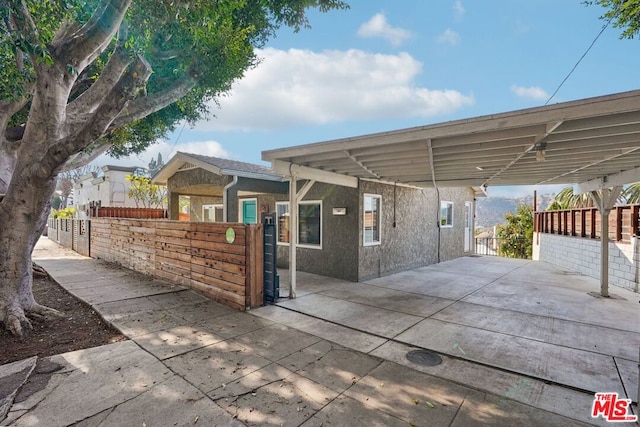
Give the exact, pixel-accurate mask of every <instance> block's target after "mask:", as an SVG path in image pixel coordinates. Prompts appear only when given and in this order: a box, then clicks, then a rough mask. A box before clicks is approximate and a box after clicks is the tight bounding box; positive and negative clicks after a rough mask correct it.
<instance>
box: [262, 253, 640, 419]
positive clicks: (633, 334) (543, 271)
mask: <svg viewBox="0 0 640 427" xmlns="http://www.w3.org/2000/svg"><path fill="white" fill-rule="evenodd" d="M287 273H288V272H287V271H286V270H285V271H282V270H280V276H281V295H282V296H285V295H287V290H288V284H287V276H288V274H287ZM599 288H600V285H599V283H598V281H597V280H595V279H592V278H589V277H586V276H583V275H580V274H577V273H575V272H569V271H564V270H562V269H560V268H558V267H556V266H553V265H550V264H547V263H543V262H534V261H526V260H513V259H506V258H498V257H463V258H458V259H455V260H452V261H448V262H443V263H440V264H437V265H433V266H429V267H423V268H418V269H415V270H410V271H405V272H402V273H398V274H394V275H390V276H386V277H382V278H378V279H374V280H370V281H367V282H364V283H352V282H345V281H340V280H336V279H331V278H326V277H321V276H316V275H311V274H307V273H301V272H299V273H298V293H297V294H298V298H296V299H293V300H290V299H288V298H281V299H280V300H279V301H278V303H277V304H276V305H273V306H266V307H262V308H259V309H257V310H253V311H252V312H251V313H253V314H254V315H257V316H260V317H262V318H265V319H269V320H272V321H275V322H279V323H282V324H285V325H288V326H290V327H293V328H297V329H299V330H302V331H306V332H312V333H313V334H314V335H316V336H320V337H322V338H325V339H327V340H330V341H333V342H336V343H339V344H341V345H343V346H345V347H348V348H353V349H356V350H358V351H362V352H364V353H368V354H370V355H373V356H377V357H380V358H382V359H386V360H390V361H393V362H396V363H400V364H402V365H406V366H408V367H411V368H413V369H416V370H419V371H422V372H425V373H428V374H431V375H434V376H437V377H440V378H443V379H447V380H452V381H455V382H457V383H460V384H462V385H466V386H470V387H473V388H476V389H479V390H482V391H487V392H491V393H495V394H498V395H501V396H505V397H508V398H510V399H514V400H516V401H519V402H522V403H525V404H527V405H531V406H534V407H537V408H541V409H544V410H548V411H551V412H555V413H558V414H562V415H566V416H573V417H575V416H576V414H579V413H584V414H590V410H591V405H592V402H593V395H594V393H596V392H617V393H618V394H619V396H621V397H622V396H625V397H627V398H630V399H632V400H633V401H634V402H636V403H637V400H638V393H639V389H638V376H639V372H638V357H639V350H640V305H639V304H638V302H639V301H640V295H639V294H637V293H633V292H630V291H627V290H625V289H622V288H618V287H612V288H611V290H610V291H611V295H612V298H608V299H605V298H598V297H594V296H593V295H591V294H590V292H593V291H598V290H599ZM416 349H428V350H432V351H435V352H437V354H438V355H440V356H441V358H442V360H443V361H442V363H441V364H440V365H437V366H423V365H420V364H416V363H413V362H411V361H409V360H408V359H407V358H406V355H407V353H408V352H409V351H411V350H416ZM636 413H637V412H636Z"/></svg>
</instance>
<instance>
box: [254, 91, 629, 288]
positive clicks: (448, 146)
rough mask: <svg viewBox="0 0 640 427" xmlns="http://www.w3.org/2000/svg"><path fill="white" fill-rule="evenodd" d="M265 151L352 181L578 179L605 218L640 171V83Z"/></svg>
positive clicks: (308, 170) (288, 171) (279, 164)
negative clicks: (613, 91) (585, 96)
mask: <svg viewBox="0 0 640 427" xmlns="http://www.w3.org/2000/svg"><path fill="white" fill-rule="evenodd" d="M262 159H263V160H266V161H270V162H271V163H272V166H273V168H274V170H275V172H276V173H280V174H283V175H286V176H295V177H296V178H297V179H308V180H310V182H313V181H314V180H318V181H323V182H331V183H334V184H340V185H349V186H356V185H357V179H358V178H366V179H374V180H381V181H387V182H393V183H402V184H408V185H414V186H419V187H483V188H486V187H490V186H494V185H525V184H526V185H537V184H578V187H577V188H578V189H579V191H580V192H590V193H591V194H592V197H593V198H594V201H595V202H596V204H597V205H598V207H599V208H600V212H601V214H602V215H603V219H606V217H607V216H608V213H609V210H610V209H611V207H613V204H614V203H615V200H616V198H617V194H619V191H620V189H621V186H622V185H624V184H627V183H631V182H636V181H640V90H635V91H630V92H624V93H619V94H613V95H607V96H601V97H596V98H588V99H582V100H578V101H571V102H564V103H558V104H554V105H548V106H543V107H536V108H530V109H525V110H518V111H512V112H507V113H501V114H492V115H488V116H481V117H476V118H471V119H464V120H456V121H450V122H445V123H438V124H433V125H426V126H419V127H413V128H408V129H400V130H395V131H390V132H383V133H376V134H371V135H363V136H357V137H352V138H344V139H337V140H333V141H326V142H320V143H315V144H307V145H299V146H294V147H289V148H282V149H276V150H269V151H264V152H263V153H262ZM292 181H295V180H292ZM294 187H295V186H294ZM294 190H295V188H294ZM596 190H604V191H602V193H600V194H601V195H600V194H597V193H596ZM294 193H295V191H294ZM292 201H294V200H293V197H292ZM291 206H292V207H293V206H296V205H295V204H294V203H291ZM292 213H293V214H294V215H295V212H293V209H292ZM602 223H603V224H605V225H603V230H601V232H602V233H603V234H602V235H607V234H606V231H607V230H606V223H607V221H602ZM292 231H293V230H292ZM292 241H293V240H292ZM604 243H605V242H604V241H603V245H602V251H603V253H602V258H603V261H602V268H601V283H602V284H603V287H602V289H601V290H602V294H603V295H605V294H606V295H608V293H607V292H606V290H605V285H606V284H607V282H608V265H607V262H606V260H607V259H608V255H607V253H606V252H607V250H608V245H606V244H604ZM291 252H295V251H291ZM605 276H606V277H605Z"/></svg>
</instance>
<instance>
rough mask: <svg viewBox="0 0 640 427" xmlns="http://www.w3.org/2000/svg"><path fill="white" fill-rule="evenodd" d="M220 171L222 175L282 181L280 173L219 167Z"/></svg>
mask: <svg viewBox="0 0 640 427" xmlns="http://www.w3.org/2000/svg"><path fill="white" fill-rule="evenodd" d="M220 172H221V174H222V175H230V176H240V177H242V178H253V179H262V180H265V181H276V182H282V181H284V177H283V176H281V175H270V174H264V173H257V172H247V171H239V170H235V169H220Z"/></svg>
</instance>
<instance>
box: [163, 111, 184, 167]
mask: <svg viewBox="0 0 640 427" xmlns="http://www.w3.org/2000/svg"><path fill="white" fill-rule="evenodd" d="M186 125H187V121H186V120H185V121H184V122H183V123H182V127H181V128H180V132H178V136H176V139H175V140H174V141H173V144H172V145H171V149H170V150H169V154H168V155H167V159H168V158H169V156H170V155H171V153H173V149H174V148H176V144H177V143H178V140H179V139H180V136H182V131H183V130H184V127H185V126H186Z"/></svg>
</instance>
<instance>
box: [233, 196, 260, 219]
mask: <svg viewBox="0 0 640 427" xmlns="http://www.w3.org/2000/svg"><path fill="white" fill-rule="evenodd" d="M250 201H254V202H256V224H258V223H260V211H259V210H258V199H257V198H256V197H252V198H246V199H238V222H239V223H242V204H243V203H244V202H250Z"/></svg>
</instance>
